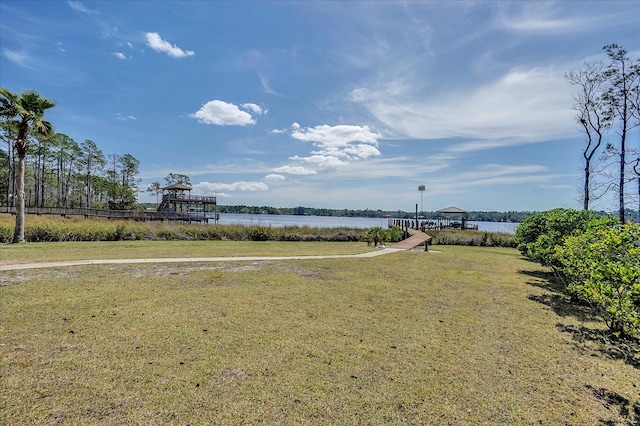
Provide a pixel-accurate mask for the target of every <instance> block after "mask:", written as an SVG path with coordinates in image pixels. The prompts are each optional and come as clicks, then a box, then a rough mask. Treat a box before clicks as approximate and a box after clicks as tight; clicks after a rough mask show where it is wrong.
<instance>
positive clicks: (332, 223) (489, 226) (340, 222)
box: [218, 213, 518, 234]
mask: <svg viewBox="0 0 640 426" xmlns="http://www.w3.org/2000/svg"><path fill="white" fill-rule="evenodd" d="M218 223H220V224H221V225H250V226H271V227H274V228H281V227H285V226H309V227H311V228H357V229H368V228H373V227H374V226H380V227H382V228H385V229H386V228H387V226H388V219H386V218H371V217H337V216H297V215H277V214H237V213H220V221H219V222H218ZM469 224H470V225H478V230H480V231H486V232H505V233H508V234H515V232H516V227H517V226H518V224H517V223H507V222H474V221H469Z"/></svg>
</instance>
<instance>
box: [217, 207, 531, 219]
mask: <svg viewBox="0 0 640 426" xmlns="http://www.w3.org/2000/svg"><path fill="white" fill-rule="evenodd" d="M218 212H220V213H241V214H242V213H245V214H246V213H252V214H280V215H310V216H338V217H370V218H384V217H393V218H397V219H412V218H415V217H416V212H405V211H402V210H395V211H388V210H380V209H378V210H370V209H365V210H351V209H324V208H314V207H301V206H298V207H292V208H286V207H267V206H243V205H240V206H218ZM468 213H469V220H474V221H483V222H522V221H523V220H524V219H525V218H527V217H528V216H531V215H532V214H534V213H535V212H515V211H511V212H477V211H470V212H468ZM421 216H424V217H425V218H427V219H434V220H435V219H437V218H438V213H437V212H424V214H421Z"/></svg>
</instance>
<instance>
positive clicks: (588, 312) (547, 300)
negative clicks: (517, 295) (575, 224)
mask: <svg viewBox="0 0 640 426" xmlns="http://www.w3.org/2000/svg"><path fill="white" fill-rule="evenodd" d="M519 272H520V273H521V274H523V275H527V276H529V277H531V278H534V279H533V280H531V281H528V282H527V284H529V285H532V286H535V287H539V288H542V289H544V290H546V291H548V293H546V294H531V295H529V300H533V301H534V302H538V303H541V304H543V305H545V306H548V307H549V308H551V309H552V310H553V312H555V313H556V314H557V315H558V316H560V317H562V318H566V317H573V318H576V319H577V320H579V321H580V322H583V323H584V322H600V321H601V320H602V319H601V317H600V316H599V315H598V314H597V313H596V311H595V310H594V309H593V308H592V307H590V306H588V305H585V304H581V303H580V302H579V301H574V300H572V299H571V297H570V296H569V295H568V294H567V292H566V287H565V286H564V285H563V284H562V283H561V282H559V281H558V280H557V279H556V278H555V276H554V275H553V273H551V272H547V271H539V270H538V271H519ZM556 327H557V328H558V330H560V331H561V332H563V333H569V334H571V338H572V340H573V342H574V346H575V348H576V349H578V350H582V351H583V350H585V349H588V350H589V351H592V352H596V353H600V354H602V355H604V356H606V357H608V358H610V359H616V360H617V359H620V360H624V362H626V363H627V364H629V365H631V366H632V367H635V368H637V369H640V352H639V351H638V348H639V347H640V342H639V341H638V340H637V339H629V338H623V337H617V336H616V335H614V334H612V333H611V332H610V331H609V330H604V329H593V328H589V327H585V326H584V325H583V326H580V327H578V326H575V325H565V324H560V323H559V324H556ZM638 424H640V423H638Z"/></svg>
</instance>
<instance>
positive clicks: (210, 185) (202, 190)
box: [192, 181, 269, 194]
mask: <svg viewBox="0 0 640 426" xmlns="http://www.w3.org/2000/svg"><path fill="white" fill-rule="evenodd" d="M267 190H269V186H268V185H267V184H266V183H264V182H246V181H239V182H233V183H219V182H215V183H214V182H200V183H197V184H195V185H193V189H192V191H193V193H194V194H213V193H218V192H224V191H267Z"/></svg>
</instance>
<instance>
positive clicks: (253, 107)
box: [240, 103, 269, 115]
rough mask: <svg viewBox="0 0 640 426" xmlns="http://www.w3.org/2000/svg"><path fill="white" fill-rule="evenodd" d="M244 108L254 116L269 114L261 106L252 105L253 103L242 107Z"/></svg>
mask: <svg viewBox="0 0 640 426" xmlns="http://www.w3.org/2000/svg"><path fill="white" fill-rule="evenodd" d="M240 106H241V107H242V108H244V109H246V110H249V111H251V112H253V113H254V114H258V115H262V114H266V113H267V112H269V111H268V110H266V109H263V108H262V107H261V106H260V105H256V104H252V103H245V104H242V105H240Z"/></svg>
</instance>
